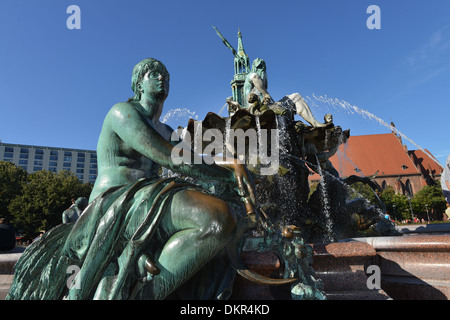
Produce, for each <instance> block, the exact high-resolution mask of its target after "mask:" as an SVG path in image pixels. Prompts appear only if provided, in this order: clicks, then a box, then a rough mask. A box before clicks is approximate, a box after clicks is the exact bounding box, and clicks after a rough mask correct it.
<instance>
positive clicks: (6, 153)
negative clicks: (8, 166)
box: [3, 152, 13, 158]
mask: <svg viewBox="0 0 450 320" xmlns="http://www.w3.org/2000/svg"><path fill="white" fill-rule="evenodd" d="M3 157H4V158H12V157H13V153H12V152H5V153H4V154H3Z"/></svg>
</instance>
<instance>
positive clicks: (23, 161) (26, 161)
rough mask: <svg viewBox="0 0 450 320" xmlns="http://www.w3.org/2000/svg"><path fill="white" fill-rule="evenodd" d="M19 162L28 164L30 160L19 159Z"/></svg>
mask: <svg viewBox="0 0 450 320" xmlns="http://www.w3.org/2000/svg"><path fill="white" fill-rule="evenodd" d="M19 164H24V165H27V164H28V160H19Z"/></svg>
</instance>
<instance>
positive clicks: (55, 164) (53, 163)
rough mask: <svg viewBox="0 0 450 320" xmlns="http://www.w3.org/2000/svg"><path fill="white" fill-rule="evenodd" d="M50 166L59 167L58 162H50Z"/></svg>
mask: <svg viewBox="0 0 450 320" xmlns="http://www.w3.org/2000/svg"><path fill="white" fill-rule="evenodd" d="M48 165H49V166H50V167H57V166H58V162H56V161H50V162H49V163H48Z"/></svg>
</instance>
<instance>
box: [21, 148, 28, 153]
mask: <svg viewBox="0 0 450 320" xmlns="http://www.w3.org/2000/svg"><path fill="white" fill-rule="evenodd" d="M20 153H30V150H29V149H28V148H20Z"/></svg>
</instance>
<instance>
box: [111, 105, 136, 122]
mask: <svg viewBox="0 0 450 320" xmlns="http://www.w3.org/2000/svg"><path fill="white" fill-rule="evenodd" d="M137 114H138V111H137V109H136V106H135V105H134V103H133V102H132V101H130V102H128V101H127V102H119V103H116V104H115V105H113V106H112V108H111V109H110V110H109V112H108V114H107V118H117V119H127V118H130V117H131V116H133V117H135V116H137Z"/></svg>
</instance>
